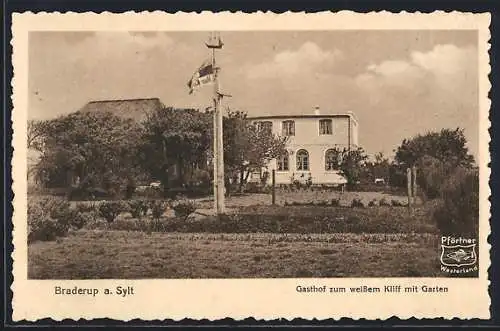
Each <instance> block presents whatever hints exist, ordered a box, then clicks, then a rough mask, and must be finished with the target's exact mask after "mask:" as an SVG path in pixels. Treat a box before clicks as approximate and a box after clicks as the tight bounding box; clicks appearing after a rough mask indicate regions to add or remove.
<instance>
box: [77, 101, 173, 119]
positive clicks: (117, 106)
mask: <svg viewBox="0 0 500 331" xmlns="http://www.w3.org/2000/svg"><path fill="white" fill-rule="evenodd" d="M162 107H163V104H162V102H161V101H160V99H158V98H149V99H122V100H100V101H90V102H89V103H87V104H86V105H85V106H84V107H83V108H82V109H81V111H83V112H95V111H101V112H110V113H112V114H114V115H116V116H120V117H122V118H131V119H134V120H136V121H141V120H143V119H145V117H146V115H147V114H148V113H150V112H153V111H155V110H158V109H160V108H162Z"/></svg>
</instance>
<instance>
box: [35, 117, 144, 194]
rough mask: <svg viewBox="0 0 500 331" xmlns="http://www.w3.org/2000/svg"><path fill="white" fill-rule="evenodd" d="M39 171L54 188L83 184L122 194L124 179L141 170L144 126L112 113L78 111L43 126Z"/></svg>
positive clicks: (38, 143)
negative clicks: (139, 162) (139, 155)
mask: <svg viewBox="0 0 500 331" xmlns="http://www.w3.org/2000/svg"><path fill="white" fill-rule="evenodd" d="M41 128H42V129H40V130H41V131H42V133H41V134H40V136H38V138H37V140H35V141H37V145H39V146H42V147H41V157H40V162H39V164H38V170H39V172H40V173H41V174H43V179H44V181H45V182H46V184H48V186H49V187H50V186H52V187H65V186H66V187H67V186H69V185H71V184H72V183H73V178H74V177H78V178H80V179H81V184H82V185H88V186H100V187H102V188H103V189H105V190H108V191H110V192H111V193H115V194H116V193H118V191H119V190H120V187H121V186H122V184H123V181H126V178H127V177H129V176H130V175H131V174H133V173H135V172H137V171H138V169H139V164H138V159H137V153H138V145H139V142H140V139H141V128H140V126H139V125H138V124H137V123H136V122H135V121H133V120H131V119H123V118H121V117H118V116H115V115H113V114H112V113H108V112H75V113H71V114H69V115H64V116H60V117H58V118H56V119H53V120H50V121H47V122H45V123H44V124H43V125H41Z"/></svg>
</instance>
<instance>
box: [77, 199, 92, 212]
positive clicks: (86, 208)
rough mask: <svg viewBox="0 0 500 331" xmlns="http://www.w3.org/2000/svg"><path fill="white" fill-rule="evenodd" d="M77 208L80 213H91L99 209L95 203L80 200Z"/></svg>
mask: <svg viewBox="0 0 500 331" xmlns="http://www.w3.org/2000/svg"><path fill="white" fill-rule="evenodd" d="M75 208H76V210H77V211H78V212H80V213H90V212H94V211H96V210H97V208H96V205H95V203H93V202H92V203H84V202H79V203H77V204H76V207H75Z"/></svg>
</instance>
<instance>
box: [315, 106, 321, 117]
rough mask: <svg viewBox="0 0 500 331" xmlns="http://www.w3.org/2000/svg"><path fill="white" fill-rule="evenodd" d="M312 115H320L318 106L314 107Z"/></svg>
mask: <svg viewBox="0 0 500 331" xmlns="http://www.w3.org/2000/svg"><path fill="white" fill-rule="evenodd" d="M314 115H320V110H319V106H315V107H314Z"/></svg>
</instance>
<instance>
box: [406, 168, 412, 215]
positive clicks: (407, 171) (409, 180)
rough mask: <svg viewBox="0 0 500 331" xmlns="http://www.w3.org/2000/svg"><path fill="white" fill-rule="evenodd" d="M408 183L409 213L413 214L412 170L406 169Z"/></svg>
mask: <svg viewBox="0 0 500 331" xmlns="http://www.w3.org/2000/svg"><path fill="white" fill-rule="evenodd" d="M406 183H407V185H406V186H407V187H408V213H410V214H411V169H410V168H406Z"/></svg>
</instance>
